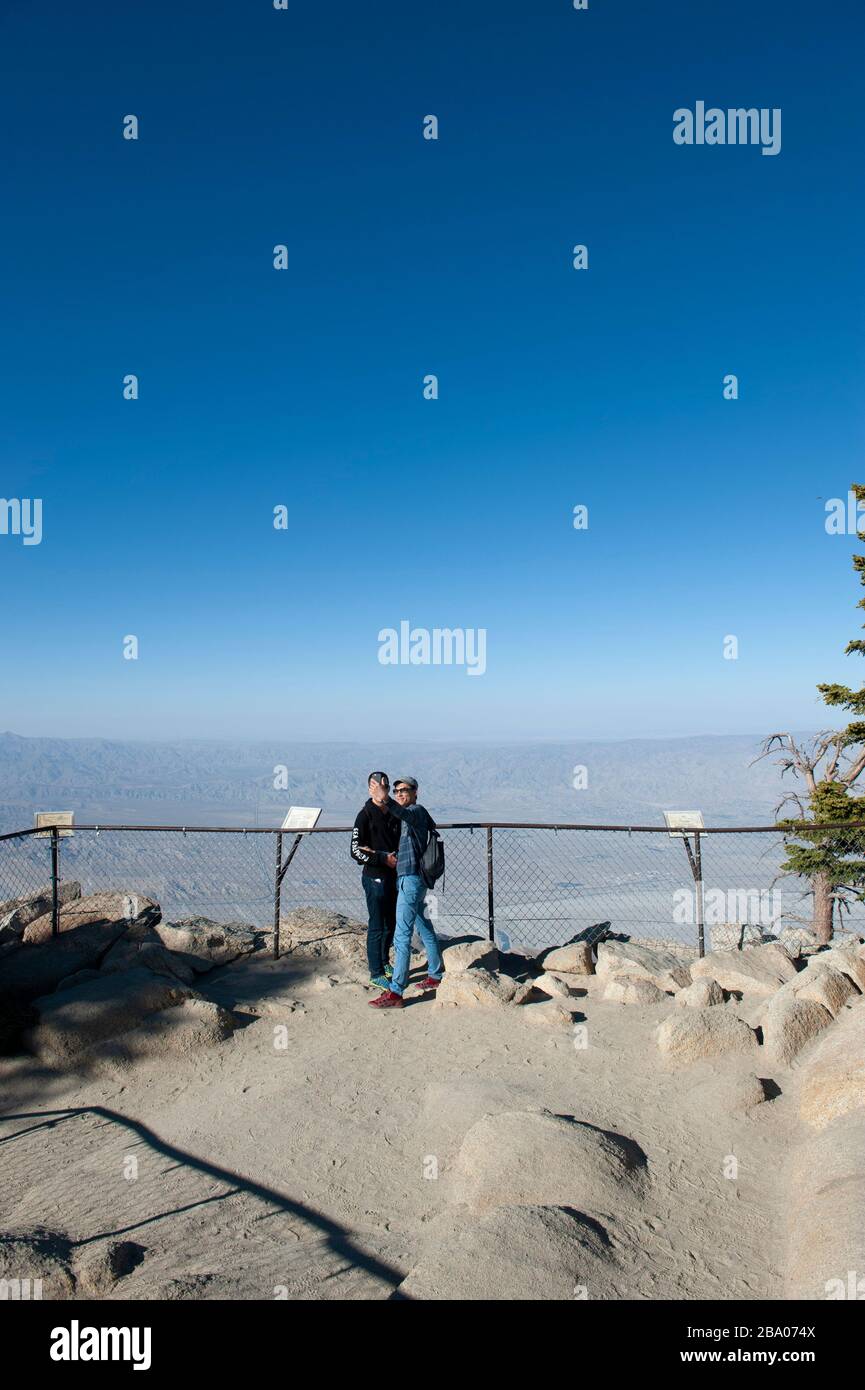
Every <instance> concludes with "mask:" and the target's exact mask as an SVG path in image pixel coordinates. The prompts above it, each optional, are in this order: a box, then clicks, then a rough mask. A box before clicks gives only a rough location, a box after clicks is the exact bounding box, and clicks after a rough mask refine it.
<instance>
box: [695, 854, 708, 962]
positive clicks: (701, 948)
mask: <svg viewBox="0 0 865 1390" xmlns="http://www.w3.org/2000/svg"><path fill="white" fill-rule="evenodd" d="M694 888H695V894H694V898H695V906H696V909H697V912H696V916H697V954H698V955H699V956H700V957H702V956H704V955H705V954H706V942H705V939H704V933H703V859H702V853H701V850H700V832H699V830H695V831H694Z"/></svg>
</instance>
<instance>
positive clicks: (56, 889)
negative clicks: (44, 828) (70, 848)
mask: <svg viewBox="0 0 865 1390" xmlns="http://www.w3.org/2000/svg"><path fill="white" fill-rule="evenodd" d="M59 860H60V836H59V834H58V832H57V826H56V825H52V827H51V935H52V936H59V934H60V863H59Z"/></svg>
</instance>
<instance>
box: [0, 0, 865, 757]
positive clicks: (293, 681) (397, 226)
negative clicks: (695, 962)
mask: <svg viewBox="0 0 865 1390" xmlns="http://www.w3.org/2000/svg"><path fill="white" fill-rule="evenodd" d="M862 29H863V22H862V15H861V12H860V9H859V6H858V5H856V4H854V3H853V0H847V2H846V3H841V2H840V0H835V2H834V3H833V0H829V3H826V4H824V5H822V6H820V7H816V8H815V7H814V6H813V5H812V4H806V3H804V0H785V2H784V3H780V0H764V3H761V4H760V5H759V6H754V5H752V4H750V3H746V0H731V3H728V4H726V5H723V6H712V5H708V4H695V3H694V0H672V3H669V2H668V3H659V4H646V3H640V2H638V0H623V3H617V4H612V3H602V2H601V0H590V7H589V9H588V11H585V12H577V11H574V10H573V8H572V7H571V5H570V3H568V0H531V3H530V2H529V0H524V2H521V3H517V0H462V2H461V3H457V0H444V3H438V4H436V5H435V6H433V7H427V6H409V5H406V4H404V3H401V4H396V3H383V4H372V5H358V4H356V3H348V2H347V0H331V3H328V4H327V5H308V4H302V3H300V0H290V5H289V9H288V10H287V11H285V12H282V11H275V10H274V9H273V8H272V4H271V3H270V0H267V3H265V0H242V2H241V0H235V2H234V3H211V2H210V0H208V3H203V0H202V2H201V3H190V2H189V0H184V2H183V3H177V4H167V3H162V0H148V3H146V4H145V3H143V0H140V2H139V3H133V4H126V5H123V6H105V5H101V4H95V3H81V4H77V5H75V6H69V5H64V4H61V3H59V0H58V2H56V3H49V4H48V5H40V6H38V7H35V8H34V7H32V6H28V5H25V4H23V3H12V4H9V3H6V4H5V5H4V6H3V11H2V16H0V47H2V52H3V58H2V64H3V80H2V83H0V122H2V132H3V145H4V198H3V207H2V212H0V226H2V248H3V254H2V291H0V292H2V322H3V336H4V339H5V352H4V366H3V370H2V374H0V407H2V408H0V495H3V496H5V497H7V498H34V497H39V498H41V499H42V501H43V539H42V543H41V544H40V545H36V546H24V545H23V544H22V540H21V537H18V536H12V535H0V583H2V591H3V595H4V599H5V602H4V604H3V628H4V634H3V664H2V672H0V728H6V729H12V730H15V731H16V732H19V733H23V734H54V735H69V736H75V735H100V734H104V735H107V736H111V737H142V738H171V737H185V736H198V735H202V736H204V735H208V736H224V737H250V738H253V737H268V738H269V737H273V736H286V737H288V736H290V737H292V738H306V737H308V738H310V739H331V738H332V739H351V738H362V739H370V738H372V739H376V738H379V737H387V738H420V737H423V738H425V739H426V738H441V739H449V738H464V737H469V738H487V737H489V738H511V737H513V738H529V737H539V738H541V737H556V738H561V737H568V738H570V737H601V738H616V737H623V738H624V737H635V736H670V735H676V734H682V735H687V734H694V733H740V732H742V733H744V732H747V733H752V732H753V733H762V732H764V731H766V732H768V731H770V730H773V729H775V728H790V727H798V728H802V727H813V726H815V725H822V724H823V723H824V722H825V723H831V722H833V721H832V717H831V716H829V715H828V714H826V713H822V712H821V709H822V707H821V705H820V704H819V701H818V700H817V697H816V694H815V690H814V687H815V684H816V683H817V682H818V681H820V680H832V679H846V680H849V681H852V682H853V683H856V684H858V683H859V682H860V681H861V678H862V673H861V671H860V669H859V668H858V666H857V664H856V663H857V660H858V659H857V658H853V657H849V658H845V657H844V656H843V654H842V653H843V648H844V645H845V643H846V642H847V641H848V640H849V638H850V637H852V636H854V635H857V634H856V631H855V629H856V625H857V624H858V623H859V621H860V618H861V613H858V612H857V610H856V607H855V604H856V601H857V599H858V597H859V591H858V589H857V585H856V580H855V578H854V576H853V574H852V571H851V569H850V556H851V553H852V552H853V550H854V543H853V540H852V539H851V538H849V537H846V538H845V537H829V536H827V535H826V532H825V529H824V500H825V499H826V498H829V497H834V496H838V495H840V494H843V493H844V492H845V491H846V489H847V487H848V485H849V483H850V482H851V481H852V480H853V479H857V480H859V479H862V480H863V481H865V467H863V463H862V390H861V381H862V368H863V360H862V358H863V351H862V342H863V338H862V271H861V246H862V233H863V217H862V190H861V174H860V172H859V168H860V152H861V149H862V146H863V143H865V139H863V136H865V129H863V126H865V120H863V114H862V109H861V105H860V104H859V103H858V102H857V99H856V92H857V91H858V89H859V85H860V81H859V79H860V67H861V40H862ZM698 100H705V101H706V102H707V104H709V105H716V106H718V107H721V108H724V109H726V108H727V107H735V106H746V107H750V106H755V107H770V108H774V107H780V108H781V110H782V112H783V121H782V132H783V139H782V149H781V152H780V154H778V155H777V156H775V157H765V156H762V155H761V153H760V150H759V148H755V147H739V146H729V147H707V146H703V147H697V146H691V147H685V146H677V145H675V144H674V143H673V140H672V128H673V112H674V110H676V109H677V108H680V107H684V106H689V107H691V108H693V107H694V104H695V103H696V101H698ZM129 113H134V114H136V115H137V116H138V117H139V120H140V132H139V139H138V140H137V141H127V140H124V139H123V138H122V119H123V117H124V116H125V115H127V114H129ZM430 113H433V114H435V115H437V116H438V119H439V122H440V130H439V139H438V141H435V142H434V141H427V140H424V139H423V138H422V121H423V118H424V116H425V115H427V114H430ZM278 243H284V244H286V245H287V247H288V253H289V268H288V269H287V270H286V271H276V270H274V269H273V265H272V252H273V247H274V246H275V245H276V244H278ZM576 243H584V244H586V245H587V246H588V248H589V269H588V270H587V271H575V270H573V269H572V267H571V248H572V247H573V246H574V245H575V244H576ZM130 372H134V373H136V374H137V375H138V376H139V380H140V398H139V399H138V400H137V401H125V400H123V398H122V381H123V378H124V376H125V375H126V374H127V373H130ZM730 372H733V373H736V374H737V375H738V377H739V383H740V386H739V390H740V397H739V399H738V400H736V401H725V400H724V399H723V397H722V379H723V377H724V375H725V374H726V373H730ZM428 373H435V374H436V375H437V376H438V378H439V392H440V395H439V399H438V400H436V401H427V400H424V399H423V396H422V381H423V378H424V376H425V375H426V374H428ZM580 503H582V504H586V505H587V506H588V507H589V528H588V530H586V531H584V532H577V531H575V530H574V528H573V525H572V513H573V508H574V506H575V505H576V504H580ZM279 504H284V505H286V506H287V508H288V518H289V523H288V528H287V529H286V530H284V531H276V530H275V529H274V528H273V524H272V516H273V508H274V507H275V506H277V505H279ZM403 619H407V620H409V621H410V622H411V623H412V624H413V625H414V626H418V627H425V628H428V629H432V628H434V627H450V628H454V627H461V628H484V629H485V630H486V632H487V670H486V673H485V674H484V675H483V677H476V678H472V677H471V676H468V675H467V673H466V671H465V670H464V669H460V668H457V667H441V666H428V667H427V666H415V667H412V666H406V667H403V666H397V667H392V666H383V665H381V664H380V663H379V661H378V650H379V643H378V634H379V631H380V630H381V629H383V628H387V627H398V626H399V623H400V621H401V620H403ZM127 634H134V635H136V636H137V637H138V639H139V658H138V660H137V661H127V660H124V658H123V649H122V642H123V638H124V637H125V636H126V635H127ZM728 634H733V635H735V636H736V637H737V638H738V641H739V657H738V660H735V661H730V660H725V659H724V657H723V640H724V637H725V636H726V635H728Z"/></svg>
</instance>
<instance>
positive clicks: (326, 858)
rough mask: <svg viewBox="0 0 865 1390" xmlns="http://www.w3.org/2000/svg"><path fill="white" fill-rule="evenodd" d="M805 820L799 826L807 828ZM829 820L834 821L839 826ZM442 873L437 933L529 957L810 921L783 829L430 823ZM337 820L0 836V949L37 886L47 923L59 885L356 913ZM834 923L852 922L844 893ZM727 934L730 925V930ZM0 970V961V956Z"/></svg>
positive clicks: (261, 924) (260, 924)
mask: <svg viewBox="0 0 865 1390" xmlns="http://www.w3.org/2000/svg"><path fill="white" fill-rule="evenodd" d="M808 828H809V829H810V830H814V829H815V828H818V827H814V826H809V827H808ZM826 828H827V829H828V828H832V829H834V830H836V831H837V829H838V827H837V825H836V826H833V827H826ZM439 829H440V830H441V832H442V835H443V838H444V841H445V849H446V857H447V872H446V875H445V880H444V883H443V884H438V885H436V888H435V890H434V891H433V892H432V893H431V894H430V895H429V901H430V908H431V914H432V917H433V920H434V921H435V923H436V927H437V929H438V930H439V931H441V932H442V933H443V934H444V935H451V936H452V935H458V934H473V935H488V936H489V937H490V939H493V940H498V941H499V943H500V944H502V945H503V946H504V947H505V948H508V947H511V946H513V947H517V948H520V947H521V948H523V949H525V950H527V951H529V952H534V951H538V950H541V949H543V948H544V947H546V946H550V945H557V944H561V943H562V942H564V941H567V940H570V939H572V938H573V937H574V936H577V935H583V936H585V938H586V939H589V940H591V939H592V938H593V937H597V936H600V935H601V934H602V933H603V932H605V931H606V930H608V929H609V930H611V931H613V932H617V933H622V934H625V935H628V936H631V937H638V938H641V939H645V940H647V941H652V940H655V941H658V942H666V943H668V944H673V943H676V944H681V945H685V946H689V947H692V948H694V949H696V951H697V952H698V953H699V954H701V955H702V954H703V952H704V950H705V949H707V947H709V946H711V944H712V943H713V941H715V942H718V943H720V942H721V941H722V940H723V941H724V942H725V944H726V943H728V942H729V941H730V938H731V932H730V927H731V926H734V927H744V926H745V925H746V924H747V925H750V926H754V927H760V928H762V930H763V931H764V932H765V933H777V932H778V930H780V928H782V927H783V926H787V925H798V924H807V922H808V921H809V920H810V906H809V886H808V884H807V882H806V881H804V880H802V879H801V878H797V877H795V876H792V875H784V874H783V873H782V863H783V860H784V846H785V841H786V839H789V838H792V837H793V834H792V832H790V831H789V830H787V831H782V830H781V829H779V828H778V827H777V826H736V827H726V826H724V827H718V828H714V829H713V828H711V827H709V828H705V829H704V828H701V829H699V830H689V831H686V832H684V833H683V832H678V833H677V834H676V835H675V836H673V835H671V833H670V831H669V830H667V829H666V828H664V827H658V826H639V825H632V826H628V825H555V824H540V823H537V822H501V821H499V822H463V823H452V824H445V825H441V826H439ZM350 838H351V830H350V828H349V827H346V826H321V827H316V828H315V829H314V830H308V831H303V832H300V833H295V832H289V831H283V830H278V829H263V828H260V827H254V828H253V827H249V828H246V829H243V828H237V827H230V826H180V825H76V826H74V828H73V829H72V830H71V831H67V830H65V829H63V828H57V827H54V828H51V829H45V828H42V829H38V830H21V831H14V832H10V833H8V834H4V835H0V944H2V935H3V918H4V914H8V912H9V910H10V907H12V906H13V905H14V903H15V901H16V900H19V899H25V898H31V897H34V896H36V895H38V894H41V895H43V897H44V898H45V911H46V913H47V912H50V913H51V921H52V931H53V932H57V931H59V930H60V915H61V912H63V913H67V914H68V913H72V912H74V909H73V907H72V905H71V904H70V905H69V906H68V907H65V908H64V905H63V900H64V897H65V895H66V890H65V885H66V884H68V883H69V882H71V881H77V882H78V883H80V885H81V892H82V894H85V895H90V894H92V893H95V892H99V891H120V892H123V893H127V894H132V895H141V896H145V897H149V898H154V899H156V901H158V902H159V904H160V906H161V908H162V912H163V915H164V917H165V918H166V919H167V920H177V919H178V918H182V917H189V916H201V917H209V918H212V919H214V920H216V921H222V922H227V921H242V922H246V923H249V924H251V925H253V926H255V927H256V928H258V929H259V930H260V931H263V932H265V933H267V934H268V935H269V936H270V937H271V938H272V945H273V950H274V953H275V954H276V955H278V954H279V951H280V929H281V927H282V926H283V924H284V923H285V922H286V920H287V919H288V918H289V916H290V913H291V912H292V911H293V910H295V909H297V908H301V907H314V908H320V909H323V910H326V911H331V912H338V913H341V914H343V915H344V916H347V917H350V918H354V919H356V920H363V919H364V917H365V907H364V895H363V891H362V888H361V884H360V870H359V868H358V866H357V864H355V863H354V861H353V860H352V859H351V858H350V855H349V844H350ZM845 924H846V925H848V926H850V927H853V928H855V929H857V930H860V931H863V930H865V906H863V904H861V903H859V902H858V901H857V902H854V903H852V905H851V906H850V908H849V917H847V916H846V914H845ZM733 935H735V933H733ZM0 969H2V957H0Z"/></svg>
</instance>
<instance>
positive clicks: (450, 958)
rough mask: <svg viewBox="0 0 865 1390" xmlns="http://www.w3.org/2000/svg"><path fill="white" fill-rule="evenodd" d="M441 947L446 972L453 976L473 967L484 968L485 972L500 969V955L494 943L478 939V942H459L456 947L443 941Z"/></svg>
mask: <svg viewBox="0 0 865 1390" xmlns="http://www.w3.org/2000/svg"><path fill="white" fill-rule="evenodd" d="M441 945H442V947H443V950H442V956H443V959H444V967H445V970H446V971H449V972H450V973H451V974H456V973H457V972H459V971H460V970H471V969H472V967H473V966H483V968H484V969H485V970H497V969H498V966H499V953H498V948H497V946H496V944H495V942H493V941H486V940H483V939H482V938H478V939H477V940H476V941H459V942H457V943H456V945H454V946H450V945H448V943H447V942H446V941H442V943H441Z"/></svg>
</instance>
